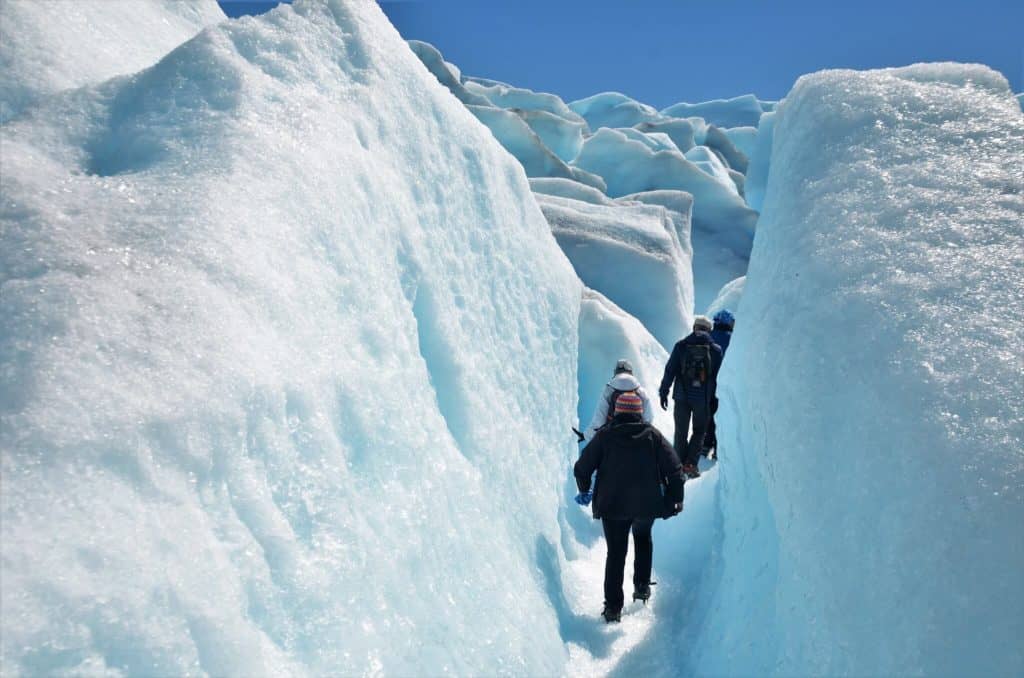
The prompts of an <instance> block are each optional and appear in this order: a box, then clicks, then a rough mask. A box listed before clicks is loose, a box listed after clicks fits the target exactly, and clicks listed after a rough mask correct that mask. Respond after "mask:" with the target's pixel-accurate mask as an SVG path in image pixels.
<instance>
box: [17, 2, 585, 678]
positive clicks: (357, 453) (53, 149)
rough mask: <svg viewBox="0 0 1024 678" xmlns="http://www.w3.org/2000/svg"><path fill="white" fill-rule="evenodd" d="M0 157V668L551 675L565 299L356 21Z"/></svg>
mask: <svg viewBox="0 0 1024 678" xmlns="http://www.w3.org/2000/svg"><path fill="white" fill-rule="evenodd" d="M136 6H137V7H140V12H147V11H148V10H143V9H141V7H142V5H141V3H133V7H136ZM3 7H4V9H3V11H4V12H6V11H7V9H6V8H7V7H8V4H7V3H4V5H3ZM34 7H35V15H34V16H35V21H36V22H37V23H38V30H40V31H45V24H46V22H47V21H48V19H49V13H50V12H51V11H52V8H50V6H49V4H48V3H39V4H37V5H35V6H34ZM69 11H71V10H69ZM4 16H5V17H6V14H5V15H4ZM111 44H112V45H116V44H118V41H117V40H116V39H113V38H112V39H111ZM26 58H29V57H26ZM0 143H2V153H3V163H4V171H3V184H2V190H3V196H2V201H0V234H2V245H0V271H2V272H3V273H2V275H3V280H2V283H0V284H2V287H0V289H2V295H0V356H2V360H3V371H2V372H0V394H2V398H0V417H2V419H0V448H2V449H3V456H2V462H0V463H2V475H3V494H2V521H0V536H2V544H3V560H2V564H0V566H2V576H0V586H2V600H3V615H2V621H0V625H2V626H0V643H2V648H0V649H2V652H0V654H2V668H0V671H2V673H3V674H4V675H11V676H16V675H52V674H59V673H62V672H64V673H70V674H111V675H116V674H131V675H185V674H201V673H208V674H211V675H275V676H278V675H289V674H299V675H325V674H334V675H355V674H362V673H364V672H367V673H371V672H379V673H383V674H388V675H407V674H414V673H421V672H430V673H444V672H451V673H456V674H463V675H468V674H477V675H479V674H491V673H507V674H518V675H528V674H532V675H540V674H543V675H553V674H558V673H561V672H562V671H563V670H564V666H565V663H566V659H567V657H568V651H567V648H566V645H565V641H564V640H563V633H562V627H563V625H564V624H565V619H566V614H567V613H566V609H567V608H566V605H565V604H564V596H563V595H562V593H561V592H562V590H563V584H562V581H561V580H562V578H564V577H565V576H566V574H565V570H564V566H565V560H564V557H563V555H562V553H563V548H562V546H561V543H562V540H563V530H562V528H561V526H560V522H559V520H558V515H559V513H560V512H562V511H563V510H564V507H565V503H566V495H565V491H564V486H565V478H566V469H567V467H568V465H569V464H570V463H571V460H572V458H573V457H574V455H575V445H574V444H573V442H572V437H571V433H570V432H569V427H570V426H571V425H572V424H573V423H574V422H575V421H576V394H577V378H576V377H577V375H576V364H577V351H578V346H577V327H578V319H579V306H580V293H581V286H580V284H579V282H578V280H577V278H576V276H575V274H574V272H573V270H572V268H571V266H570V265H569V262H568V261H567V260H566V259H565V257H564V256H563V254H562V253H561V251H560V250H559V248H558V246H557V244H556V243H555V240H554V238H553V237H552V235H551V233H550V229H549V227H548V225H547V223H546V221H545V220H544V217H543V216H542V214H541V212H540V210H539V209H538V208H537V206H536V203H535V202H534V200H533V198H532V194H531V192H530V189H529V185H528V183H527V180H526V177H525V176H524V174H523V171H522V169H521V167H520V166H519V165H518V163H517V162H516V161H515V160H514V159H513V158H512V157H511V156H509V155H508V153H506V152H505V151H504V150H503V149H502V148H501V147H500V146H499V145H498V144H497V143H496V142H495V141H494V138H493V136H492V135H491V133H490V132H489V131H488V130H487V129H486V128H485V127H484V126H483V125H481V124H479V123H478V122H477V121H476V120H475V119H474V118H473V116H472V115H471V114H470V113H469V112H468V111H467V110H465V108H464V107H463V106H462V104H460V103H459V102H458V101H457V100H456V99H455V98H454V97H453V96H452V95H451V94H450V93H449V92H448V91H447V90H445V89H444V88H443V87H442V86H441V85H440V84H438V82H437V80H436V79H435V77H434V76H432V75H430V74H429V73H428V71H427V70H426V69H425V68H424V66H423V65H422V64H421V63H420V61H419V60H417V59H416V57H415V56H414V55H413V54H412V52H411V51H410V50H409V48H407V47H406V45H405V43H404V41H402V40H401V38H400V37H399V35H398V33H397V32H396V31H395V30H394V29H393V28H392V27H391V26H390V25H389V24H388V22H387V20H386V18H385V16H384V14H383V13H382V12H381V11H380V9H379V8H378V7H377V6H376V4H375V3H372V2H337V1H331V2H309V1H301V0H300V1H299V2H296V3H295V4H294V5H292V6H281V7H279V8H277V9H275V10H274V11H272V12H270V13H268V14H265V15H263V16H261V17H259V18H255V19H253V18H248V19H244V20H238V21H226V22H223V23H221V24H220V25H218V26H216V27H213V28H210V29H208V30H206V31H204V32H202V33H200V34H199V35H198V36H197V37H196V38H195V39H193V40H192V41H190V42H188V43H186V44H184V45H182V46H181V47H179V48H178V49H176V50H174V51H173V52H172V53H171V54H169V55H168V56H167V57H166V58H164V59H162V60H161V61H159V62H158V63H156V64H155V65H154V66H153V67H152V68H150V69H147V70H144V71H142V72H141V73H138V74H137V75H132V76H129V77H127V78H122V79H118V80H114V81H108V82H105V83H102V84H100V85H98V86H96V87H90V88H86V89H84V90H77V91H74V92H68V93H66V94H59V95H55V96H54V97H52V98H50V99H47V100H46V102H44V103H42V104H40V105H38V106H35V107H33V108H32V109H31V110H29V111H26V112H25V114H24V115H23V116H21V117H20V118H18V119H17V120H14V121H13V122H9V123H7V124H5V125H4V126H3V127H2V131H0ZM537 375H542V376H543V379H542V380H541V381H542V383H541V381H538V380H537V379H536V376H537ZM570 501H571V500H570ZM573 507H574V508H575V505H573ZM590 613H591V614H596V612H595V611H593V610H592V609H591V610H590Z"/></svg>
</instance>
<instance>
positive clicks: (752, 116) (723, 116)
mask: <svg viewBox="0 0 1024 678" xmlns="http://www.w3.org/2000/svg"><path fill="white" fill-rule="evenodd" d="M763 112H764V110H763V109H762V108H761V104H760V103H759V102H758V100H757V97H755V96H754V95H753V94H744V95H743V96H739V97H734V98H732V99H715V100H713V101H704V102H701V103H699V104H687V103H679V104H673V105H672V106H669V107H668V108H666V109H664V110H662V111H661V114H662V115H664V116H666V117H671V118H689V117H694V116H695V117H700V118H703V119H704V120H706V121H707V122H708V124H711V125H717V126H718V127H744V126H749V125H756V124H757V121H758V118H760V117H761V113H763Z"/></svg>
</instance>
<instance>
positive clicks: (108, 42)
mask: <svg viewBox="0 0 1024 678" xmlns="http://www.w3.org/2000/svg"><path fill="white" fill-rule="evenodd" d="M0 19H2V21H0V64H2V68H0V121H2V120H8V119H10V118H11V117H13V116H14V115H16V114H17V113H18V112H19V111H21V110H22V109H24V108H25V107H26V106H29V105H30V104H32V103H33V102H34V101H36V100H37V99H39V98H40V97H43V96H45V95H47V94H51V93H53V92H58V91H60V90H64V89H71V88H73V87H82V86H83V85H90V84H94V83H98V82H101V81H103V80H107V79H108V78H112V77H114V76H116V75H123V74H126V73H134V72H135V71H138V70H140V69H143V68H145V67H147V66H150V65H152V64H153V63H155V62H156V61H157V60H158V59H159V58H160V57H162V56H164V55H165V54H167V53H168V52H169V51H171V50H172V49H174V48H175V47H177V46H178V45H180V44H181V43H182V42H184V41H185V40H188V39H189V38H191V37H192V36H193V35H195V34H196V33H198V32H199V31H200V30H201V29H202V28H203V27H204V26H208V25H210V24H214V23H217V22H218V21H221V20H223V19H224V13H223V12H222V11H221V10H220V7H219V6H218V5H217V3H216V1H215V0H187V1H186V0H182V1H181V2H178V1H177V0H158V1H155V2H136V1H135V0H75V2H61V3H56V2H46V3H40V2H38V0H4V2H3V9H2V10H0Z"/></svg>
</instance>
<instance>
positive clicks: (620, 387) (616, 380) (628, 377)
mask: <svg viewBox="0 0 1024 678" xmlns="http://www.w3.org/2000/svg"><path fill="white" fill-rule="evenodd" d="M608 385H609V386H611V387H612V388H614V389H615V390H616V391H635V390H636V389H638V388H640V382H639V381H637V378H636V377H634V376H633V375H632V374H630V373H629V372H620V373H619V374H616V375H615V376H614V377H612V380H611V381H609V382H608Z"/></svg>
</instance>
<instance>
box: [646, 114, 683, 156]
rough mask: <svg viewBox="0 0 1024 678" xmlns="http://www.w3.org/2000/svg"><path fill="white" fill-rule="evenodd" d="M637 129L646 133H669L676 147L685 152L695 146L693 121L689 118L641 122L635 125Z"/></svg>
mask: <svg viewBox="0 0 1024 678" xmlns="http://www.w3.org/2000/svg"><path fill="white" fill-rule="evenodd" d="M635 127H636V129H638V130H639V131H641V132H644V133H645V134H649V133H651V132H663V133H664V134H666V135H668V138H669V139H671V140H672V143H673V144H675V146H676V148H677V149H679V151H680V152H682V153H685V152H686V151H688V150H690V149H691V148H693V146H694V138H693V123H692V122H691V121H689V120H683V119H681V118H674V119H671V120H661V121H658V122H641V123H637V124H636V125H635Z"/></svg>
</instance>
